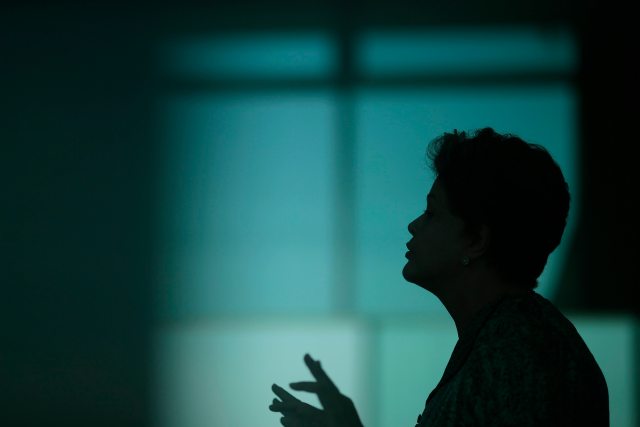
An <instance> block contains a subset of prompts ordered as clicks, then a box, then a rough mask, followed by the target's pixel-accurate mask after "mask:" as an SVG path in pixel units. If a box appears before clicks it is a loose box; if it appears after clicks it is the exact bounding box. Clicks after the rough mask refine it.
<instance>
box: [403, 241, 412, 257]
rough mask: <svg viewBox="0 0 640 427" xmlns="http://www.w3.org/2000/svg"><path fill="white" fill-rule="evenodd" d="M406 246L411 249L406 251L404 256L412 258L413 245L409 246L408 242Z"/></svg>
mask: <svg viewBox="0 0 640 427" xmlns="http://www.w3.org/2000/svg"><path fill="white" fill-rule="evenodd" d="M406 246H407V249H409V250H408V251H407V253H406V254H404V256H405V257H406V258H410V257H411V246H409V243H407V245H406Z"/></svg>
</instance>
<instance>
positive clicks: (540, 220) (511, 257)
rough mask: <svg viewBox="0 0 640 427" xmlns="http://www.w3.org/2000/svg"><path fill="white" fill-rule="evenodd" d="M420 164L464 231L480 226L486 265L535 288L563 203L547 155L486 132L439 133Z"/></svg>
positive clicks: (559, 227) (560, 179)
mask: <svg viewBox="0 0 640 427" xmlns="http://www.w3.org/2000/svg"><path fill="white" fill-rule="evenodd" d="M427 157H428V159H429V162H430V164H429V166H430V167H431V169H432V170H433V172H434V173H435V174H436V176H437V177H438V178H439V180H440V181H441V182H442V185H443V188H444V190H445V192H446V194H447V196H448V199H449V202H450V205H451V209H452V213H453V214H454V215H455V216H457V217H459V218H461V219H462V220H463V221H464V222H465V226H466V231H467V232H469V233H472V232H474V231H477V230H478V229H479V227H480V226H482V225H486V226H487V227H488V228H489V230H490V231H491V240H490V244H489V247H488V249H487V252H486V255H487V260H488V263H489V265H490V266H491V267H492V268H493V269H494V270H495V271H496V272H497V273H498V274H499V275H500V276H501V277H502V278H503V279H505V280H508V281H510V282H513V283H514V284H516V285H518V286H520V287H524V288H527V289H534V288H536V287H537V286H538V277H539V276H540V274H541V273H542V271H543V270H544V267H545V265H546V263H547V259H548V257H549V254H550V253H551V252H553V250H554V249H555V248H556V247H557V246H558V245H559V244H560V240H561V238H562V234H563V232H564V229H565V226H566V223H567V216H568V213H569V203H570V194H569V186H568V184H567V182H566V181H565V179H564V176H563V174H562V171H561V169H560V167H559V166H558V164H557V163H556V162H555V161H554V159H553V158H552V157H551V155H550V154H549V152H548V151H547V150H546V149H545V148H544V147H542V146H540V145H537V144H530V143H527V142H525V141H523V140H522V139H520V138H519V137H517V136H515V135H512V134H499V133H497V132H495V131H494V130H493V129H492V128H490V127H487V128H483V129H478V130H476V131H473V132H471V133H467V132H458V131H457V130H454V131H453V133H444V134H443V135H441V136H439V137H437V138H436V139H434V140H432V141H431V142H430V143H429V145H428V148H427Z"/></svg>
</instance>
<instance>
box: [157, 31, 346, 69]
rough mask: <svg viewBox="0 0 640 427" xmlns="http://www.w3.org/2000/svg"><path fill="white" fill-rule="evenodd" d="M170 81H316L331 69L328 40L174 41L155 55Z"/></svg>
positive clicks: (312, 36)
mask: <svg viewBox="0 0 640 427" xmlns="http://www.w3.org/2000/svg"><path fill="white" fill-rule="evenodd" d="M159 58H160V61H161V64H160V68H161V69H162V70H164V72H165V73H166V74H168V75H170V76H175V77H181V78H184V77H186V78H199V79H223V80H224V79H247V78H248V79H276V78H320V77H327V76H329V75H330V74H331V73H332V72H333V71H334V70H335V69H336V67H337V62H336V50H335V46H334V43H333V40H332V38H330V37H329V36H327V35H324V34H319V33H300V34H297V33H294V34H281V33H264V34H263V33H241V34H233V33H230V34H223V35H217V36H216V35H214V36H208V37H199V38H184V39H175V40H171V41H170V42H167V43H165V44H164V45H163V48H162V50H161V51H160V52H159Z"/></svg>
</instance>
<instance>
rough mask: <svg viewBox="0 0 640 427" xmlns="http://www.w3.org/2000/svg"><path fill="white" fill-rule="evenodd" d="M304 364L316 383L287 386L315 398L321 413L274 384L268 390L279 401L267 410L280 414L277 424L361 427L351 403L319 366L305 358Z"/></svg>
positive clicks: (299, 383)
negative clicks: (315, 395)
mask: <svg viewBox="0 0 640 427" xmlns="http://www.w3.org/2000/svg"><path fill="white" fill-rule="evenodd" d="M304 362H305V363H306V365H307V367H308V368H309V370H310V371H311V374H312V375H313V377H314V378H315V379H316V381H315V382H313V381H302V382H296V383H291V384H289V386H290V387H291V388H292V389H294V390H300V391H306V392H309V393H315V394H317V395H318V399H319V400H320V404H321V405H322V409H318V408H316V407H313V406H311V405H309V404H308V403H305V402H302V401H301V400H298V399H297V398H295V397H294V396H293V395H291V394H290V393H288V392H287V391H286V390H285V389H283V388H282V387H280V386H278V385H277V384H274V385H273V386H272V387H271V389H272V390H273V392H274V393H275V394H276V395H277V396H278V397H279V398H280V400H278V399H273V403H272V404H271V405H270V406H269V409H270V410H272V411H273V412H280V413H282V415H283V416H282V418H280V423H281V424H282V425H283V426H285V427H363V426H362V422H361V421H360V417H359V416H358V412H357V411H356V408H355V406H354V404H353V401H352V400H351V399H350V398H349V397H347V396H345V395H343V394H342V393H340V391H339V390H338V388H337V387H336V386H335V384H334V383H333V381H331V379H330V378H329V376H328V375H327V374H326V373H325V372H324V370H323V369H322V367H321V366H320V362H319V361H316V360H313V359H312V358H311V356H309V355H308V354H306V355H305V356H304Z"/></svg>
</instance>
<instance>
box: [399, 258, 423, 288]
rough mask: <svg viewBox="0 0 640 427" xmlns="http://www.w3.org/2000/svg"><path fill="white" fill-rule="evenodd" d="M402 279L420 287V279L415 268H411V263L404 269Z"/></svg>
mask: <svg viewBox="0 0 640 427" xmlns="http://www.w3.org/2000/svg"><path fill="white" fill-rule="evenodd" d="M402 277H404V280H406V281H407V282H411V283H415V284H416V285H419V283H418V282H419V281H420V278H419V276H418V275H417V274H416V272H415V271H414V269H413V267H412V266H411V261H409V262H407V263H406V264H405V266H404V268H403V269H402Z"/></svg>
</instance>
